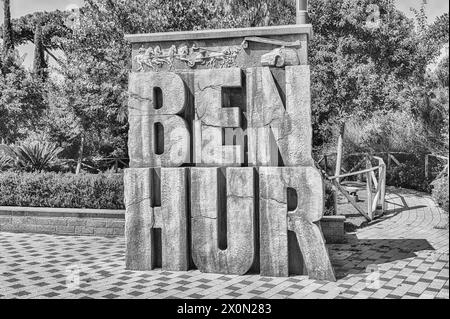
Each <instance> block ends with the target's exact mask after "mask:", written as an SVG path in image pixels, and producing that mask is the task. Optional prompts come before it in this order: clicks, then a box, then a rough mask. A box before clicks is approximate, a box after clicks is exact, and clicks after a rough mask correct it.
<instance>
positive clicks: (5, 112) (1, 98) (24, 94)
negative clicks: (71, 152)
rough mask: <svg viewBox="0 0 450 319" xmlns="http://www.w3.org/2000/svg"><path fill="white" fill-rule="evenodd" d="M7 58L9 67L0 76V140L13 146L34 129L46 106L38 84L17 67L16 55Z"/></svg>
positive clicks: (18, 62) (26, 72)
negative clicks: (10, 62)
mask: <svg viewBox="0 0 450 319" xmlns="http://www.w3.org/2000/svg"><path fill="white" fill-rule="evenodd" d="M9 56H10V59H11V60H10V61H12V62H13V64H11V65H10V66H9V67H8V73H6V74H2V75H0V138H1V139H3V140H4V142H6V143H13V142H15V141H18V140H20V139H22V138H25V137H26V136H27V135H28V134H29V132H30V131H34V130H35V129H36V127H37V126H38V125H39V120H40V117H41V114H42V112H43V110H44V109H45V108H46V104H45V101H44V97H43V87H42V84H41V83H40V82H38V81H36V79H34V78H33V77H32V76H31V75H30V73H29V72H28V71H27V70H25V69H24V68H23V67H22V66H20V64H21V61H20V58H19V57H18V54H17V52H14V55H13V53H10V55H9ZM8 63H9V62H8ZM1 67H3V65H1Z"/></svg>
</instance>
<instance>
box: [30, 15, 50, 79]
mask: <svg viewBox="0 0 450 319" xmlns="http://www.w3.org/2000/svg"><path fill="white" fill-rule="evenodd" d="M34 45H35V48H34V63H33V73H34V74H35V75H36V76H37V77H38V78H39V79H41V80H42V81H44V80H45V79H46V78H47V75H48V74H47V70H46V69H47V61H46V59H45V54H44V44H43V43H42V26H41V24H37V25H36V31H35V33H34Z"/></svg>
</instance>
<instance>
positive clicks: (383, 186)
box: [380, 165, 386, 214]
mask: <svg viewBox="0 0 450 319" xmlns="http://www.w3.org/2000/svg"><path fill="white" fill-rule="evenodd" d="M382 169H383V173H381V171H380V173H381V174H380V175H381V176H380V178H381V179H382V180H381V195H380V201H381V212H382V213H383V214H384V212H385V211H386V166H385V165H382Z"/></svg>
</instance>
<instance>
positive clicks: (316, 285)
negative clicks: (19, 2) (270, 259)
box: [0, 190, 449, 299]
mask: <svg viewBox="0 0 450 319" xmlns="http://www.w3.org/2000/svg"><path fill="white" fill-rule="evenodd" d="M387 205H388V207H387V208H388V213H387V214H386V216H384V217H383V218H382V219H381V220H378V221H376V222H375V223H374V224H372V225H370V226H368V227H366V228H363V229H361V230H359V231H358V232H357V233H355V234H350V235H349V238H348V242H347V243H346V244H344V245H331V246H330V247H329V248H330V256H331V259H332V262H333V265H334V267H335V270H336V274H337V276H338V278H339V279H338V281H337V282H336V283H330V282H324V281H317V280H310V279H308V278H307V277H306V276H295V277H289V278H267V277H261V276H259V275H248V276H224V275H217V274H202V273H200V272H199V271H189V272H179V273H178V272H167V271H161V270H155V271H151V272H133V271H127V270H125V269H124V251H125V245H124V240H123V238H116V239H107V238H96V237H64V236H54V235H39V234H11V233H0V298H180V299H189V298H194V299H197V298H232V299H233V298H236V299H240V298H245V299H246V298H255V299H263V298H294V299H297V298H429V299H431V298H444V299H448V298H449V273H448V271H449V232H448V229H442V226H443V225H445V223H446V222H448V217H447V216H448V215H445V214H444V213H443V212H442V211H441V210H440V209H438V208H437V207H436V206H435V204H434V203H433V202H432V200H431V199H430V198H429V197H428V196H426V195H423V194H420V193H414V192H411V191H400V190H396V191H395V192H394V191H392V192H391V193H390V194H389V196H388V204H387ZM77 273H79V277H77V276H76V274H77ZM78 278H79V279H78Z"/></svg>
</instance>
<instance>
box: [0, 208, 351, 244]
mask: <svg viewBox="0 0 450 319" xmlns="http://www.w3.org/2000/svg"><path fill="white" fill-rule="evenodd" d="M344 221H345V216H324V217H323V218H322V220H321V223H320V224H321V228H322V232H323V234H324V237H325V240H326V242H327V243H330V244H334V243H342V242H343V241H344V236H345V231H344ZM124 228H125V210H105V209H75V208H41V207H5V206H0V231H6V232H19V233H27V232H28V233H43V234H56V235H83V236H106V237H118V236H123V235H124Z"/></svg>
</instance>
